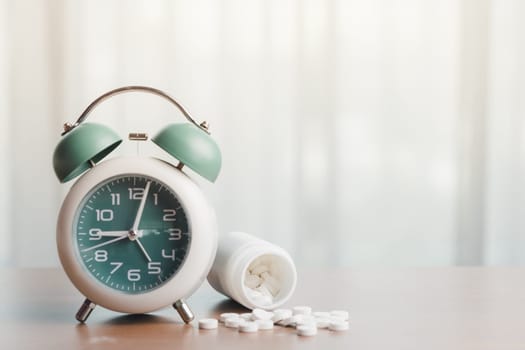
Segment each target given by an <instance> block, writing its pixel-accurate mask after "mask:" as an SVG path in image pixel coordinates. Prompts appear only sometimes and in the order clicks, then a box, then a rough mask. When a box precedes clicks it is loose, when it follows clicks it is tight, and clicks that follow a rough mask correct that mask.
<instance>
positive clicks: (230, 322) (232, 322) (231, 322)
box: [224, 318, 246, 328]
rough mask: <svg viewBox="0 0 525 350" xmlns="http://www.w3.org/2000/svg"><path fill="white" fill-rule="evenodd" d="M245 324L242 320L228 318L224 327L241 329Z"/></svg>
mask: <svg viewBox="0 0 525 350" xmlns="http://www.w3.org/2000/svg"><path fill="white" fill-rule="evenodd" d="M244 322H246V321H245V320H243V319H242V318H228V319H226V321H225V322H224V325H225V326H226V327H228V328H239V326H240V325H241V324H243V323H244Z"/></svg>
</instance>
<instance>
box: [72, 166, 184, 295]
mask: <svg viewBox="0 0 525 350" xmlns="http://www.w3.org/2000/svg"><path fill="white" fill-rule="evenodd" d="M74 225H75V229H74V234H75V239H76V243H77V248H78V254H79V257H80V259H81V260H82V262H83V263H84V266H85V268H86V270H87V271H89V273H90V274H91V275H92V276H93V277H94V278H96V279H97V280H99V281H100V282H101V283H103V284H104V285H106V286H108V287H110V288H113V289H116V290H119V291H122V292H125V293H130V294H136V293H144V292H147V291H149V290H151V289H154V288H156V287H158V286H160V285H161V284H163V283H164V282H165V281H167V280H168V279H169V278H171V277H172V276H173V275H174V274H175V273H176V272H177V271H178V269H179V268H180V267H181V266H182V264H183V262H184V259H185V257H186V255H187V252H188V249H189V245H190V241H191V233H190V228H189V226H188V221H187V219H186V214H185V212H184V209H183V208H182V206H181V204H180V202H179V200H178V199H177V196H176V195H175V193H174V192H173V191H172V190H171V189H170V188H168V187H167V186H166V185H164V184H163V183H161V182H159V181H158V180H156V179H153V178H150V177H147V176H142V175H123V176H118V177H114V178H111V179H109V180H107V181H105V182H103V183H101V184H99V185H98V186H96V187H95V188H94V189H93V190H92V191H91V192H90V193H89V194H88V195H87V196H86V197H85V198H84V199H83V200H82V203H81V205H80V207H79V209H78V210H77V213H76V217H75V224H74Z"/></svg>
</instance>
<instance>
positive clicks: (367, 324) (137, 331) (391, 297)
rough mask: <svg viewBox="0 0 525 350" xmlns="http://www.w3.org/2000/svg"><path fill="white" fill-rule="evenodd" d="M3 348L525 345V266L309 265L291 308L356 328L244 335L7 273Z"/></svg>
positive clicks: (220, 305) (1, 298)
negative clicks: (115, 306)
mask: <svg viewBox="0 0 525 350" xmlns="http://www.w3.org/2000/svg"><path fill="white" fill-rule="evenodd" d="M0 286H1V288H0V348H1V349H105V348H112V349H113V348H115V349H127V350H132V349H143V350H153V349H207V350H208V349H229V350H232V349H250V350H255V349H271V350H277V349H327V350H328V349H388V350H393V349H403V350H407V349H418V350H420V349H440V350H442V349H448V350H450V349H462V350H465V349H476V350H481V349H495V350H505V349H525V269H524V268H414V269H340V270H330V271H299V281H298V286H297V290H296V293H295V295H294V297H293V298H292V300H291V301H290V303H289V304H288V305H287V306H294V305H310V306H312V307H313V308H314V309H315V310H319V311H324V310H331V309H346V310H348V311H349V312H350V330H349V331H347V332H343V333H333V332H330V331H327V330H319V333H318V335H317V336H315V337H312V338H304V337H299V336H297V335H296V334H295V332H294V330H293V329H291V328H282V327H276V329H275V330H273V331H264V332H263V331H260V332H258V333H256V334H241V333H238V332H237V331H235V330H231V329H228V328H224V327H222V326H220V327H219V329H217V330H212V331H203V330H199V329H197V328H196V322H194V324H193V325H184V324H182V322H181V321H180V319H179V317H178V315H177V314H176V312H175V311H174V310H173V309H170V308H166V309H165V310H161V311H159V312H155V313H153V314H150V315H122V314H117V313H114V312H110V311H107V310H104V309H102V308H100V307H98V308H96V309H95V310H94V311H93V313H92V315H91V317H90V318H89V320H88V322H87V324H85V325H80V324H78V323H77V322H76V321H75V319H74V313H75V312H76V310H77V308H78V306H79V305H80V303H81V302H82V300H83V298H82V296H81V295H80V294H79V293H78V292H77V291H76V290H75V289H74V288H73V287H72V285H71V284H70V283H69V281H68V280H67V278H66V276H65V274H64V273H63V272H62V271H61V270H59V269H6V270H0ZM188 302H189V303H190V306H191V307H192V309H193V310H194V312H195V313H196V316H197V318H201V317H207V316H215V317H217V315H218V314H219V313H221V312H227V311H235V312H238V311H243V310H244V309H243V308H241V307H239V306H238V305H237V304H235V303H233V302H231V301H229V300H228V299H226V298H224V297H223V296H221V295H220V294H218V293H216V292H215V291H213V289H211V287H210V286H209V285H207V284H206V285H204V286H203V287H202V288H201V289H199V291H198V292H197V293H196V294H195V295H193V296H192V297H191V298H189V300H188Z"/></svg>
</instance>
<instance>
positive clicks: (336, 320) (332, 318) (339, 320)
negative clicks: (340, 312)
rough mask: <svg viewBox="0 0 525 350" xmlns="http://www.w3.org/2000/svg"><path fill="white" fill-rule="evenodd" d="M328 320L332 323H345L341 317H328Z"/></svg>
mask: <svg viewBox="0 0 525 350" xmlns="http://www.w3.org/2000/svg"><path fill="white" fill-rule="evenodd" d="M328 318H329V319H330V321H334V322H346V320H345V319H344V317H341V316H330V317H328Z"/></svg>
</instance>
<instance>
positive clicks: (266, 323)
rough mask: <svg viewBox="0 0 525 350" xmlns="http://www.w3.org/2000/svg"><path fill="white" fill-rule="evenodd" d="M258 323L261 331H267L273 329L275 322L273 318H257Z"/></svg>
mask: <svg viewBox="0 0 525 350" xmlns="http://www.w3.org/2000/svg"><path fill="white" fill-rule="evenodd" d="M255 323H257V326H258V327H259V330H260V331H266V330H270V329H273V322H272V320H257V321H255Z"/></svg>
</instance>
